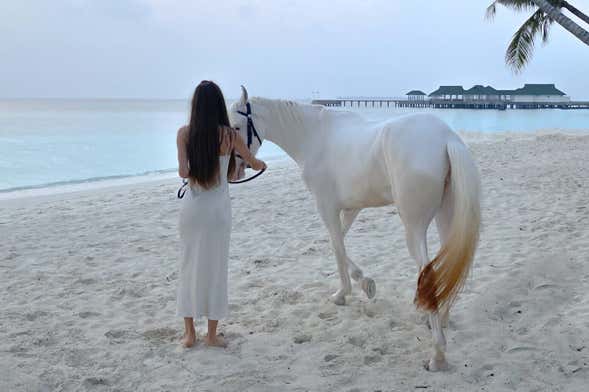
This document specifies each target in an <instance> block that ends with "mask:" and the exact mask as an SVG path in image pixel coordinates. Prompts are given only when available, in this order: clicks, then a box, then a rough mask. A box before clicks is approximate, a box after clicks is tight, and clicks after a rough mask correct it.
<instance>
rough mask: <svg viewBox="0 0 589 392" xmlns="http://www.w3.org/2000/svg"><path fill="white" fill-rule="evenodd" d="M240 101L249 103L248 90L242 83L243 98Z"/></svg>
mask: <svg viewBox="0 0 589 392" xmlns="http://www.w3.org/2000/svg"><path fill="white" fill-rule="evenodd" d="M239 102H240V103H241V104H243V105H245V104H246V103H247V90H246V89H245V86H244V85H241V98H240V99H239Z"/></svg>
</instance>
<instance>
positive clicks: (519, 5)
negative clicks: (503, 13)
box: [496, 0, 537, 11]
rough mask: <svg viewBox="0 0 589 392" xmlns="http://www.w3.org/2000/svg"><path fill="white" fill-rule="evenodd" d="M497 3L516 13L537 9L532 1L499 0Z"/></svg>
mask: <svg viewBox="0 0 589 392" xmlns="http://www.w3.org/2000/svg"><path fill="white" fill-rule="evenodd" d="M496 2H497V3H499V4H501V5H502V6H504V7H507V8H511V9H512V10H515V11H529V10H535V9H536V8H537V7H536V3H534V2H533V1H532V0H497V1H496Z"/></svg>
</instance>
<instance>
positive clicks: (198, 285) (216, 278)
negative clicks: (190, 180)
mask: <svg viewBox="0 0 589 392" xmlns="http://www.w3.org/2000/svg"><path fill="white" fill-rule="evenodd" d="M228 165H229V155H222V156H220V157H219V171H220V181H219V184H218V185H217V186H215V187H213V188H210V189H204V188H201V187H200V186H198V185H196V184H195V185H193V186H192V187H189V188H188V190H187V191H186V194H185V195H184V198H183V199H182V207H181V215H180V239H181V243H182V251H183V254H182V260H181V265H180V275H179V278H178V280H179V282H178V299H177V315H178V316H180V317H194V318H196V317H206V318H208V319H210V320H220V319H223V318H225V317H226V316H227V310H228V304H227V261H228V259H229V239H230V234H231V200H230V199H229V186H228V184H227V167H228Z"/></svg>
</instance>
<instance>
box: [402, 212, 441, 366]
mask: <svg viewBox="0 0 589 392" xmlns="http://www.w3.org/2000/svg"><path fill="white" fill-rule="evenodd" d="M405 229H406V230H407V245H408V247H409V252H410V253H411V255H412V256H413V257H414V258H415V260H416V261H417V264H418V265H419V266H420V270H421V268H423V267H425V266H426V265H427V263H429V258H428V254H427V242H426V234H427V225H425V227H424V226H423V225H419V226H417V227H416V226H413V225H411V224H407V223H405ZM429 324H430V327H431V332H432V339H433V345H434V355H433V357H432V358H431V359H430V360H429V363H428V364H427V365H426V368H427V369H428V370H431V371H436V370H444V369H446V368H447V367H448V364H447V362H446V356H445V351H446V337H445V336H444V331H443V330H442V324H441V321H440V316H439V314H438V312H434V313H430V314H429Z"/></svg>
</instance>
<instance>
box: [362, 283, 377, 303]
mask: <svg viewBox="0 0 589 392" xmlns="http://www.w3.org/2000/svg"><path fill="white" fill-rule="evenodd" d="M362 290H364V292H365V293H366V296H367V297H368V298H370V299H372V298H374V296H375V295H376V283H374V280H372V279H371V278H364V279H362Z"/></svg>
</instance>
